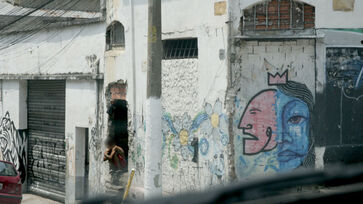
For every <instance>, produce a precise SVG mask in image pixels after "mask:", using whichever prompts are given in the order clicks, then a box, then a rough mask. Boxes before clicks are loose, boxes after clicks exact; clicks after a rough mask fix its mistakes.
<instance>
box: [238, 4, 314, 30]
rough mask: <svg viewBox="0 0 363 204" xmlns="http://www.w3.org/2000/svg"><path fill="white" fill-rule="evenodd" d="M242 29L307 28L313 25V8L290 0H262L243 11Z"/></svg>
mask: <svg viewBox="0 0 363 204" xmlns="http://www.w3.org/2000/svg"><path fill="white" fill-rule="evenodd" d="M243 13H244V16H243V18H242V19H243V22H241V23H242V25H243V26H242V28H243V30H246V31H247V30H249V31H251V30H256V31H263V30H284V29H297V28H298V29H307V28H314V26H315V8H314V7H313V6H310V5H308V4H304V3H300V2H296V1H292V0H271V1H263V2H262V3H259V4H256V5H254V6H252V7H250V8H248V9H245V10H244V11H243Z"/></svg>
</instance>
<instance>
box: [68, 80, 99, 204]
mask: <svg viewBox="0 0 363 204" xmlns="http://www.w3.org/2000/svg"><path fill="white" fill-rule="evenodd" d="M97 97H98V94H97V84H96V82H95V81H67V82H66V121H65V123H66V127H65V129H66V130H65V133H66V155H67V172H66V202H69V203H73V202H74V200H75V194H76V193H77V191H79V190H80V189H79V188H78V189H77V188H76V183H75V182H76V181H77V180H76V178H77V176H80V173H79V172H78V171H79V169H78V168H76V166H77V165H78V166H79V164H78V163H79V162H78V161H77V160H76V152H82V150H81V148H82V147H81V146H79V145H77V144H76V141H78V139H77V138H76V137H82V135H77V134H76V132H77V131H76V130H77V128H88V131H89V133H88V135H89V136H88V137H89V141H88V143H89V149H88V150H87V151H89V153H90V155H89V159H90V166H89V178H90V182H89V183H90V189H91V190H92V191H91V192H89V193H90V194H94V193H97V192H99V191H101V190H100V189H101V187H100V186H99V184H100V174H101V170H100V166H99V165H100V163H101V161H102V157H100V156H99V154H101V151H102V150H100V149H95V147H93V146H92V145H93V142H92V140H95V139H96V138H95V137H100V135H97V134H95V133H93V132H92V131H93V130H94V128H96V120H97V111H98V110H97V100H98V99H97ZM77 148H80V149H77Z"/></svg>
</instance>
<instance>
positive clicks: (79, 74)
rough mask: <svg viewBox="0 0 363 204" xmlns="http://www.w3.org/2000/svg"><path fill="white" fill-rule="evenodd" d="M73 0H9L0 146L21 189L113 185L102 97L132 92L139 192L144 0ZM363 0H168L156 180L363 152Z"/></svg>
mask: <svg viewBox="0 0 363 204" xmlns="http://www.w3.org/2000/svg"><path fill="white" fill-rule="evenodd" d="M21 2H24V3H23V4H21ZM29 2H30V1H29ZM79 2H80V4H79V5H78V4H75V5H73V7H72V8H73V9H70V7H67V4H66V3H64V4H63V5H62V6H63V7H62V6H61V5H59V4H58V6H53V7H51V5H42V4H40V5H32V4H31V3H27V1H20V2H18V5H19V6H22V7H25V8H27V9H28V10H24V11H22V12H25V13H18V14H17V15H15V14H16V12H20V11H18V10H17V8H18V7H16V5H17V4H15V6H14V5H12V4H8V3H5V2H4V3H1V5H3V6H5V5H6V6H7V7H9V8H8V9H7V10H6V9H3V10H1V9H0V11H2V12H3V14H1V15H3V16H7V17H8V18H9V19H8V21H6V22H5V21H4V22H2V24H0V26H2V25H6V24H9V23H12V22H13V24H14V25H12V26H8V27H3V28H0V29H1V30H0V32H1V39H0V43H1V44H0V80H1V83H0V90H1V92H0V108H1V109H0V116H1V118H2V122H1V124H0V125H1V129H0V130H1V132H0V136H1V138H0V141H1V152H2V155H3V158H5V159H7V160H10V161H13V162H14V163H16V165H17V167H18V169H19V170H20V171H21V172H22V174H23V180H24V182H25V183H26V184H27V187H28V188H27V189H29V190H30V191H34V192H38V193H43V194H46V195H49V196H53V197H56V198H58V199H61V200H62V199H64V198H66V199H65V201H66V202H67V203H73V202H75V200H77V199H80V198H81V197H82V196H83V195H84V194H85V193H86V194H87V193H88V194H96V193H104V192H106V191H108V190H110V189H116V188H117V186H115V185H114V184H113V182H112V180H114V179H115V178H113V176H112V175H111V174H110V166H109V164H108V163H107V162H104V161H103V159H102V158H103V152H104V151H105V148H106V147H105V141H106V139H107V136H108V134H109V132H110V129H112V128H113V127H112V122H111V119H110V117H109V115H108V114H107V109H108V108H109V107H110V105H111V101H113V100H117V99H126V101H127V102H128V115H127V116H128V117H127V118H128V133H129V134H128V146H127V149H128V155H127V156H128V164H129V165H128V169H129V170H130V169H132V168H134V169H135V170H136V175H135V178H134V181H133V184H132V190H131V196H132V197H142V195H143V181H144V165H145V160H144V158H145V154H146V153H145V148H144V146H145V131H146V129H145V128H146V125H145V101H146V86H147V85H146V77H147V37H148V36H147V35H148V33H147V31H148V27H147V23H148V22H147V16H148V1H147V0H134V1H132V0H123V1H116V0H115V1H112V0H109V1H79ZM15 3H16V1H15ZM43 3H45V2H43ZM82 3H85V4H87V5H88V7H85V6H84V5H83V6H82ZM91 5H93V6H94V7H92V6H91ZM10 6H13V7H10ZM40 6H44V8H43V9H41V10H42V11H44V12H45V13H36V12H35V11H34V12H32V10H31V9H34V8H39V7H40ZM68 6H69V5H68ZM90 6H91V7H92V8H90ZM3 8H6V7H3ZM84 8H89V9H84ZM77 9H78V10H77ZM59 10H61V11H62V12H61V13H58V14H57V12H55V11H58V12H59ZM50 11H53V12H51V13H52V15H50V14H49V12H50ZM362 11H363V2H361V1H354V0H349V1H347V0H345V1H341V0H319V1H313V0H299V1H298V0H296V1H295V0H266V1H265V0H236V1H234V0H232V1H220V0H218V1H217V0H214V1H202V0H198V1H188V0H163V1H162V39H163V46H164V47H163V48H164V49H163V61H162V98H161V99H162V107H163V113H162V118H161V119H162V122H163V123H162V124H163V127H162V135H160V137H162V141H163V143H162V149H161V151H162V167H161V172H162V174H161V176H159V177H157V178H154V183H155V186H161V187H162V189H163V194H164V195H172V194H175V193H178V192H182V191H195V190H203V189H206V188H210V187H213V186H215V185H218V184H227V183H229V182H231V181H234V180H244V179H250V178H253V177H255V176H261V175H270V174H274V173H277V172H285V171H293V170H294V169H297V168H302V167H313V168H324V166H326V165H327V164H329V163H334V162H344V163H354V162H361V161H362V160H361V158H359V155H361V153H362V151H363V148H362V145H363V141H362V140H363V139H362V138H363V136H362V131H361V130H362V125H361V124H362V122H363V118H362V114H361V113H362V108H363V104H362V100H363V98H362V84H363V82H361V79H362V78H363V71H362V70H363V68H362V67H363V41H362V40H363V31H362V29H363V22H362V21H361V19H362V18H363V16H362ZM47 12H48V13H47ZM54 13H56V14H54ZM14 15H15V17H14ZM36 15H38V16H36ZM54 15H55V16H54ZM57 15H58V16H57ZM19 16H24V18H22V19H23V20H18V21H16V22H14V20H16V19H17V18H19ZM33 18H34V19H33ZM24 20H25V22H23V21H24ZM39 20H41V22H43V24H39V25H38V24H35V22H37V23H39ZM72 22H73V23H72ZM16 23H23V24H19V25H16ZM31 23H33V25H34V26H38V27H34V28H32V27H29V26H24V25H31ZM53 24H54V25H53ZM11 29H15V30H11ZM110 124H111V125H110Z"/></svg>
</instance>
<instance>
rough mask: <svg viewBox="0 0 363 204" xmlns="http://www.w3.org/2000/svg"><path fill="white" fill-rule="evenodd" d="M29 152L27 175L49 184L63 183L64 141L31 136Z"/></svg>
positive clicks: (64, 167)
mask: <svg viewBox="0 0 363 204" xmlns="http://www.w3.org/2000/svg"><path fill="white" fill-rule="evenodd" d="M30 141H31V143H32V145H31V152H30V153H29V163H30V165H29V166H30V169H29V175H30V176H31V179H32V180H37V179H41V180H43V181H47V182H49V183H50V184H51V185H53V186H55V185H64V184H65V183H64V179H65V178H64V177H65V176H64V172H65V170H66V164H65V150H64V146H65V142H64V141H57V140H52V139H38V138H32V139H31V140H30Z"/></svg>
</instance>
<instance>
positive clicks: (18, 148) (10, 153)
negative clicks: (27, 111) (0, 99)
mask: <svg viewBox="0 0 363 204" xmlns="http://www.w3.org/2000/svg"><path fill="white" fill-rule="evenodd" d="M0 150H1V152H0V153H1V154H0V156H1V155H2V158H0V159H1V160H5V161H9V162H12V163H13V164H14V165H15V167H16V168H17V170H18V171H19V173H20V177H21V182H22V183H24V181H25V179H26V173H27V172H26V165H27V160H26V159H27V157H26V154H27V132H26V131H25V130H17V129H16V128H15V125H14V122H13V121H12V120H11V118H10V113H9V112H6V114H5V116H4V117H3V118H2V119H1V123H0Z"/></svg>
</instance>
